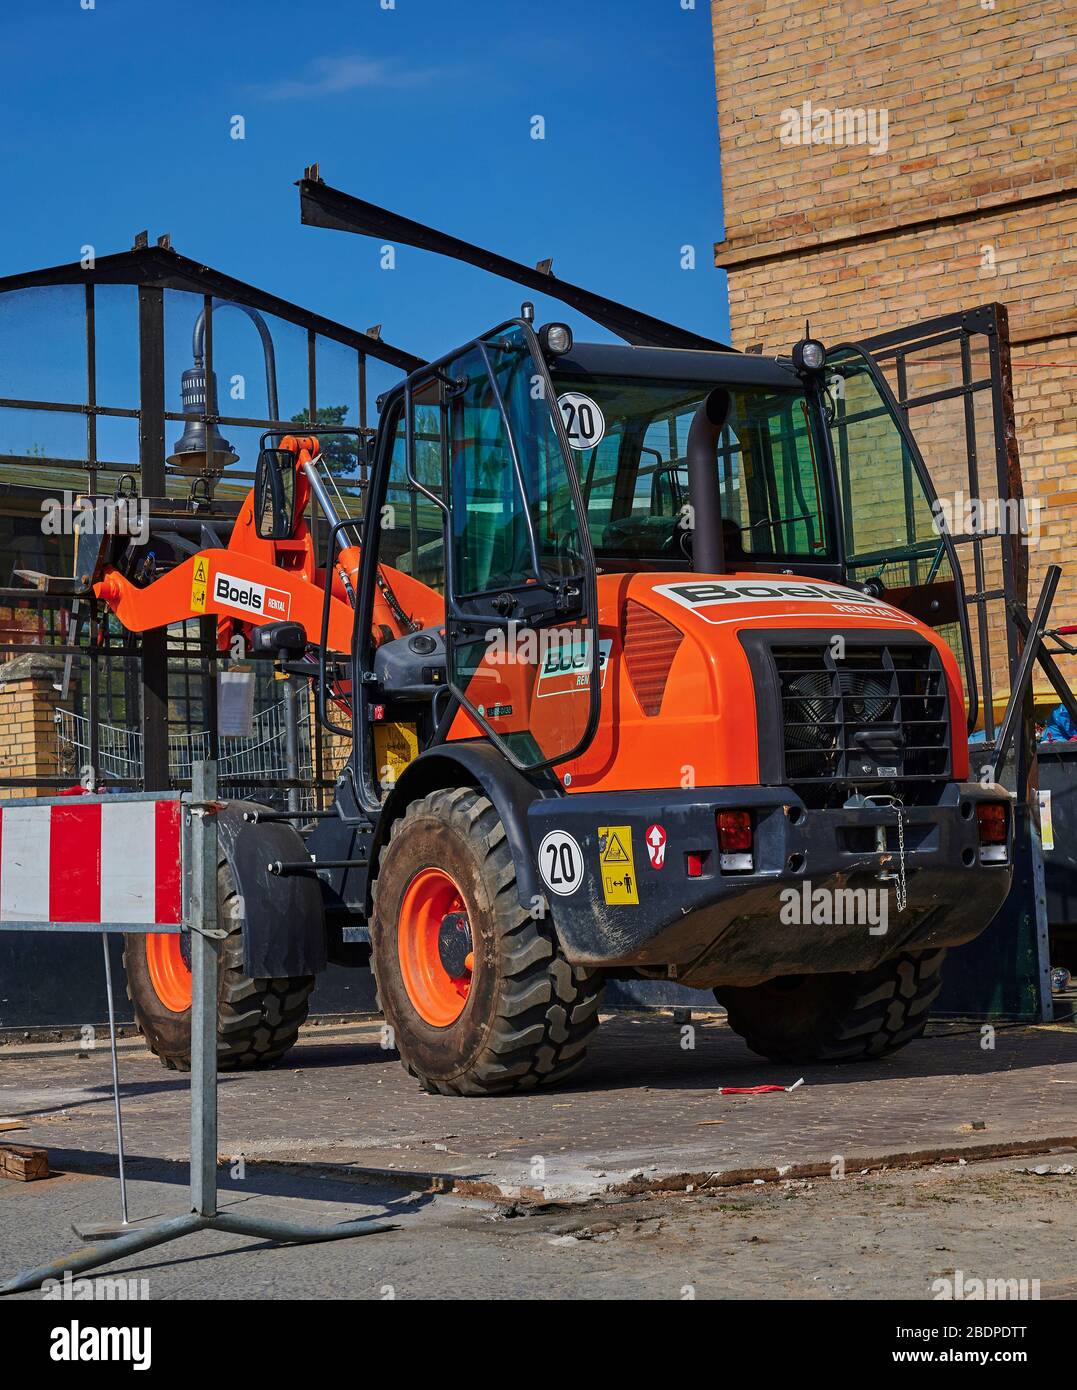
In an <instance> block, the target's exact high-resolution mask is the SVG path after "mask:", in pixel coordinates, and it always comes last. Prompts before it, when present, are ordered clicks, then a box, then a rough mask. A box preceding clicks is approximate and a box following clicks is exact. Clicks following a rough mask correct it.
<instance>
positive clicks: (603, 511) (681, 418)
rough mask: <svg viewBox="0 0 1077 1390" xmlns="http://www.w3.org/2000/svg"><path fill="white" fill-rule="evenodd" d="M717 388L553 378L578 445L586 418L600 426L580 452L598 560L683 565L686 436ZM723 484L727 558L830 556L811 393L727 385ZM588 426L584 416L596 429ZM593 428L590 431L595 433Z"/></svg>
mask: <svg viewBox="0 0 1077 1390" xmlns="http://www.w3.org/2000/svg"><path fill="white" fill-rule="evenodd" d="M714 385H715V383H714V381H713V380H709V381H705V382H704V381H671V380H668V379H657V380H648V379H646V378H640V377H629V378H617V377H595V376H589V375H587V374H585V373H581V372H579V371H576V370H573V371H571V372H570V371H566V370H564V368H562V371H561V373H560V374H559V375H558V376H557V377H556V378H555V390H556V391H557V393H558V400H559V403H560V405H561V408H562V413H563V415H564V419H565V425H566V429H568V431H569V440H570V442H573V441H574V439H575V440H579V439H581V434H580V432H579V431H577V432H576V434H575V435H574V433H573V427H574V426H575V424H576V412H577V411H584V410H587V411H589V412H590V419H591V420H592V421H593V422H595V423H594V425H593V428H592V430H591V435H592V437H593V436H594V435H595V434H597V435H598V438H597V439H595V441H594V443H589V442H587V439H586V438H583V439H582V443H576V444H575V445H574V448H573V454H574V457H575V463H576V468H577V472H578V474H579V478H580V487H581V490H582V492H583V496H584V502H585V505H586V507H587V525H588V530H589V531H590V535H591V543H592V545H593V546H594V549H595V553H596V557H597V558H598V560H599V563H600V564H603V565H604V566H605V567H607V568H617V567H618V566H621V567H625V566H632V567H634V565H635V564H637V563H638V562H639V561H640V560H646V561H649V562H651V563H653V564H664V565H679V564H684V563H685V561H686V559H687V558H688V555H689V554H690V545H689V544H688V542H689V539H690V535H691V531H690V512H689V510H688V503H689V498H688V470H687V452H688V432H689V430H690V428H691V424H692V418H693V416H694V415H695V413H696V411H697V409H698V408H699V406H700V404H701V403H702V402H703V400H704V399H705V398H706V396H707V395H708V393H709V392H710V391H711V390H712V389H713V387H714ZM724 389H725V390H726V392H727V395H728V399H729V412H728V419H727V424H726V428H725V430H724V431H723V433H722V436H721V439H720V441H719V448H718V453H717V460H716V467H717V468H718V472H719V477H720V479H721V491H722V510H723V514H724V518H725V528H724V535H725V544H726V551H727V558H728V560H729V562H730V564H731V565H732V566H735V564H736V562H737V560H738V559H742V560H743V559H747V558H748V557H753V558H762V559H766V560H771V559H773V560H775V561H777V562H779V563H780V562H782V561H785V560H791V559H796V558H805V559H815V560H819V559H828V558H831V557H832V555H833V551H834V540H833V537H832V536H831V535H830V527H829V522H828V519H827V518H828V506H827V501H826V497H825V492H824V486H823V483H822V482H821V480H820V474H819V470H818V467H817V465H816V458H815V440H814V438H813V436H812V433H811V430H810V428H809V423H808V418H809V417H808V407H807V402H806V399H805V397H804V394H803V392H801V391H797V390H789V391H787V390H774V389H773V388H770V387H746V386H728V387H726V388H724ZM586 424H587V420H586V419H585V420H584V425H585V426H586ZM586 433H587V431H586V428H585V429H584V431H583V434H584V435H586Z"/></svg>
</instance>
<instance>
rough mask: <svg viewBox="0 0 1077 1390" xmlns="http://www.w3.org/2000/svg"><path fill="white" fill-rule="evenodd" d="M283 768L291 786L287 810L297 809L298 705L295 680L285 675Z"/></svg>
mask: <svg viewBox="0 0 1077 1390" xmlns="http://www.w3.org/2000/svg"><path fill="white" fill-rule="evenodd" d="M283 685H284V768H285V772H286V773H287V775H288V777H289V779H290V780H291V782H292V784H293V785H292V786H290V787H289V788H288V810H289V811H298V810H299V788H298V786H296V785H295V784H296V783H297V782H298V781H299V705H298V696H297V693H296V688H295V680H294V679H293V677H291V676H285V677H284V681H283Z"/></svg>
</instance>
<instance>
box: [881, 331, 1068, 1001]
mask: <svg viewBox="0 0 1077 1390" xmlns="http://www.w3.org/2000/svg"><path fill="white" fill-rule="evenodd" d="M862 345H863V346H864V347H865V348H867V350H868V351H869V352H870V353H871V354H872V356H873V357H874V358H875V360H876V362H877V363H878V364H879V367H880V368H881V370H882V371H883V373H884V375H885V376H886V378H887V380H888V382H889V384H890V387H891V390H892V391H893V393H894V396H895V398H896V400H897V402H898V405H899V406H900V408H901V410H902V411H903V413H904V415H905V418H906V420H907V422H908V424H909V427H910V429H911V431H912V433H913V434H914V435H915V437H916V441H917V443H918V445H919V447H920V450H921V452H922V454H923V456H924V458H925V460H926V462H927V465H928V468H929V470H930V472H931V477H932V482H933V484H934V487H935V491H936V492H937V493H938V494H939V498H940V500H942V501H943V502H948V503H949V504H950V513H951V514H950V515H949V516H948V517H947V523H948V527H949V530H950V533H951V538H952V540H953V543H954V548H955V551H956V554H957V557H958V560H959V562H960V568H961V579H962V582H963V587H964V607H965V612H964V614H963V615H962V617H963V618H964V619H965V622H964V624H963V625H964V627H965V631H966V634H967V637H968V641H967V643H963V644H962V646H963V647H967V650H962V651H960V652H957V653H956V654H957V655H958V656H959V659H960V660H961V662H962V666H963V667H964V668H965V677H966V686H967V689H968V690H969V691H970V692H971V698H970V708H969V711H968V712H969V722H970V730H971V729H975V728H976V727H977V726H978V725H979V726H982V727H981V728H980V729H979V730H978V732H976V733H974V734H973V736H972V743H971V745H970V752H971V753H972V774H971V775H973V776H978V775H980V771H981V769H982V768H983V767H984V766H985V765H986V764H989V763H990V761H991V759H990V757H989V756H988V753H989V751H990V749H991V746H992V744H993V741H994V740H995V738H996V735H997V733H998V725H999V722H1000V716H1001V712H1002V707H1003V706H1004V704H1005V702H1006V699H1007V698H1008V694H1009V689H1010V686H1011V683H1012V681H1013V677H1014V673H1015V671H1016V669H1017V663H1018V661H1019V659H1020V655H1021V650H1022V647H1023V638H1022V634H1021V630H1020V627H1019V625H1018V620H1017V617H1016V616H1015V615H1016V613H1017V612H1018V611H1020V612H1023V611H1024V610H1025V609H1026V608H1027V605H1028V549H1027V537H1026V535H1025V531H1026V529H1027V528H1026V522H1027V510H1026V507H1025V500H1024V493H1023V488H1022V481H1021V464H1020V458H1019V455H1018V448H1017V434H1016V429H1015V424H1014V408H1013V384H1012V376H1011V367H1010V344H1009V323H1008V318H1007V313H1006V309H1005V306H1004V305H1001V304H985V305H982V306H980V307H979V308H976V309H969V310H964V311H962V312H960V313H955V314H947V315H944V316H942V317H939V318H934V319H928V320H925V321H923V322H921V323H916V324H913V325H911V326H910V327H908V328H901V329H895V330H893V331H891V332H888V333H882V334H879V335H877V336H875V337H873V338H869V339H866V340H864V341H863V344H862ZM962 503H967V504H968V505H967V507H966V506H964V505H962ZM985 520H986V521H988V522H989V523H990V524H985ZM1004 780H1005V781H1006V784H1007V785H1008V786H1009V787H1010V790H1011V791H1013V792H1015V793H1016V798H1017V800H1016V806H1015V823H1016V829H1017V842H1016V863H1015V872H1014V883H1013V889H1012V890H1011V893H1010V896H1009V898H1008V899H1007V901H1006V904H1005V905H1004V907H1003V909H1002V911H1001V912H1000V913H999V915H998V917H997V918H996V919H995V921H994V922H993V923H992V924H991V926H990V927H989V928H988V930H987V931H986V932H984V933H983V935H982V936H980V937H979V938H978V939H977V940H976V941H974V942H972V943H970V944H969V945H968V946H963V947H961V948H960V951H959V952H958V953H956V954H957V955H958V956H959V958H960V961H961V967H960V969H957V970H954V969H951V970H950V971H949V972H948V974H947V978H946V984H945V985H944V989H943V994H942V997H941V999H940V1007H939V1009H938V1010H937V1011H938V1012H942V1013H958V1014H977V1015H991V1016H1003V1017H1011V1018H1025V1019H1049V1018H1050V1017H1051V990H1050V979H1049V956H1048V940H1047V921H1046V907H1045V901H1044V891H1043V857H1042V851H1041V848H1040V841H1039V825H1038V815H1037V813H1036V811H1035V810H1034V809H1033V808H1034V806H1035V805H1036V799H1037V798H1036V786H1037V764H1036V740H1035V726H1034V720H1033V711H1032V701H1031V698H1029V699H1028V700H1027V701H1026V707H1025V709H1024V711H1023V720H1022V730H1021V734H1020V736H1019V737H1018V739H1017V740H1016V746H1015V752H1014V755H1013V756H1012V758H1011V761H1010V763H1009V764H1008V765H1007V771H1006V774H1005V779H1004Z"/></svg>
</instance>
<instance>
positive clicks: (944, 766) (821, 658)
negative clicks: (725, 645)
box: [771, 642, 950, 783]
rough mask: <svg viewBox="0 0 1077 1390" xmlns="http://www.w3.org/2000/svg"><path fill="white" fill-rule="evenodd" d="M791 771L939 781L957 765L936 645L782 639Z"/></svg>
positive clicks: (802, 778) (809, 777)
mask: <svg viewBox="0 0 1077 1390" xmlns="http://www.w3.org/2000/svg"><path fill="white" fill-rule="evenodd" d="M771 656H772V657H773V659H774V665H775V668H776V670H777V674H778V682H779V688H780V707H781V718H782V740H783V753H784V760H785V778H786V779H787V780H788V781H790V782H794V783H795V782H825V781H835V780H837V781H842V780H845V781H864V780H868V781H880V780H881V781H889V780H892V779H893V778H903V779H916V780H934V779H939V778H944V777H946V776H947V775H948V773H949V771H950V719H949V709H948V701H947V695H946V677H945V673H944V671H943V669H942V663H941V661H940V660H939V656H938V653H937V652H936V650H935V648H934V647H932V646H931V645H930V644H929V643H926V642H924V643H916V644H913V643H903V644H897V643H892V644H886V643H880V644H875V645H870V646H869V645H860V644H855V645H854V644H853V643H851V642H850V643H847V644H846V647H845V654H844V656H843V657H841V658H837V657H835V655H834V654H833V651H832V649H831V646H830V645H829V644H824V643H819V644H815V643H812V644H810V645H807V644H798V645H795V646H793V645H788V646H786V645H781V644H775V645H774V646H773V647H772V648H771Z"/></svg>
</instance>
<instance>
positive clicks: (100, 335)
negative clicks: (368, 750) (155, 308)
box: [94, 285, 190, 410]
mask: <svg viewBox="0 0 1077 1390" xmlns="http://www.w3.org/2000/svg"><path fill="white" fill-rule="evenodd" d="M94 344H95V361H96V367H97V404H98V405H106V406H112V407H113V408H114V409H121V410H137V409H138V401H139V381H138V289H137V287H136V286H135V285H95V286H94ZM187 365H188V366H189V365H190V363H188V364H187Z"/></svg>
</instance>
